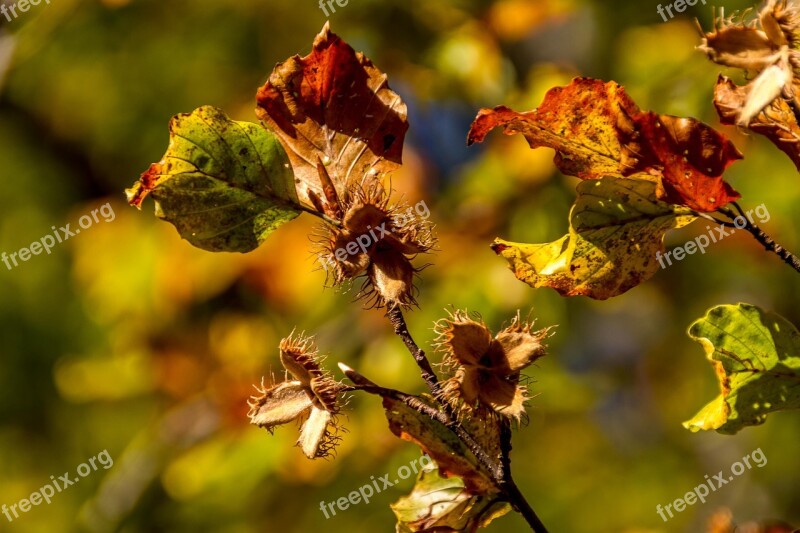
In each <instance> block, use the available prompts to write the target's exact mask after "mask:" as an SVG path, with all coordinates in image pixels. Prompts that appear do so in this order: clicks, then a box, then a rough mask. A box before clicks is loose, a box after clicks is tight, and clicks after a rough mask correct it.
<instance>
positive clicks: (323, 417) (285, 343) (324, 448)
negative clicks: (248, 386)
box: [248, 334, 343, 459]
mask: <svg viewBox="0 0 800 533" xmlns="http://www.w3.org/2000/svg"><path fill="white" fill-rule="evenodd" d="M280 358H281V363H282V364H283V367H284V368H285V369H286V372H287V374H290V375H291V376H292V377H293V378H294V380H291V381H283V382H280V383H277V384H275V385H273V386H272V387H269V388H267V387H264V386H263V383H262V385H261V387H256V390H257V391H258V394H257V395H255V396H253V397H252V398H251V399H250V402H249V406H250V412H249V415H248V416H249V417H250V421H251V423H252V424H255V425H257V426H259V427H262V428H265V429H266V430H267V431H269V432H270V433H271V432H272V430H273V429H274V428H275V427H276V426H279V425H282V424H286V423H287V422H291V421H292V420H297V421H301V422H302V426H301V428H300V438H299V439H298V441H297V444H298V445H299V446H300V448H301V449H302V450H303V453H304V454H305V455H306V456H307V457H308V458H309V459H315V458H317V457H326V456H328V455H330V453H331V452H332V451H333V449H334V447H335V445H336V442H337V440H338V438H337V437H336V431H337V430H338V425H337V420H336V415H337V414H338V413H339V411H340V407H339V405H340V402H339V398H340V395H341V392H342V388H343V387H342V385H341V384H340V383H339V382H337V381H335V380H334V379H333V378H332V377H330V375H329V374H328V372H326V371H324V370H322V369H321V367H320V364H319V362H320V357H319V355H318V353H317V348H316V346H315V345H314V342H313V340H312V339H311V338H309V337H305V336H304V335H302V334H300V335H298V336H297V337H295V336H294V334H292V335H290V336H288V337H286V338H285V339H283V340H281V343H280Z"/></svg>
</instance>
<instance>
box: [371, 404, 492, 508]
mask: <svg viewBox="0 0 800 533" xmlns="http://www.w3.org/2000/svg"><path fill="white" fill-rule="evenodd" d="M383 407H384V409H385V410H386V418H387V419H388V420H389V429H390V430H391V431H392V433H394V434H395V435H397V436H398V437H400V438H401V439H403V440H407V441H409V442H413V443H415V444H417V445H419V447H420V448H422V451H423V452H424V453H425V454H427V455H428V456H430V457H431V458H432V459H433V460H434V461H436V464H438V465H439V468H440V469H441V470H442V472H443V473H445V474H446V475H454V476H458V477H460V478H462V479H463V480H464V482H465V483H466V486H467V487H468V488H469V490H470V491H472V492H473V493H488V492H492V491H495V490H496V489H495V486H494V483H493V482H492V475H491V472H489V471H488V470H487V469H486V468H484V467H483V466H482V464H481V463H480V462H479V461H478V459H477V458H476V457H475V455H474V454H473V453H472V452H471V451H470V450H469V448H467V446H466V445H465V444H464V443H463V442H461V440H460V439H459V438H458V436H456V434H455V433H453V432H452V431H451V430H450V429H448V428H447V427H445V426H444V425H443V424H441V423H439V422H437V421H436V420H433V419H431V418H428V417H427V416H425V415H422V414H420V413H419V412H417V411H415V410H414V409H412V408H410V407H408V406H407V405H405V404H404V403H402V402H399V401H397V400H393V399H391V398H384V399H383ZM487 431H499V429H494V428H493V429H492V430H487ZM481 438H484V439H488V437H487V436H486V435H481Z"/></svg>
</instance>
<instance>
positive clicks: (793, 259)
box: [717, 202, 800, 272]
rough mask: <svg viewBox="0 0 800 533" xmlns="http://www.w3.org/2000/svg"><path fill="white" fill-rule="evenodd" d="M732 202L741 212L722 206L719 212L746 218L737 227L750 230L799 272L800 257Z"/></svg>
mask: <svg viewBox="0 0 800 533" xmlns="http://www.w3.org/2000/svg"><path fill="white" fill-rule="evenodd" d="M731 204H732V205H733V206H734V207H735V208H736V211H738V212H739V214H738V215H737V214H736V213H734V212H733V211H732V210H730V209H728V208H725V207H720V208H719V209H717V212H719V213H722V214H723V215H725V216H726V217H728V218H729V219H731V220H734V221H735V220H736V219H742V220H744V227H741V228H740V227H739V226H736V228H737V229H743V230H746V231H747V232H749V233H750V234H751V235H752V236H753V237H755V239H756V240H757V241H758V242H759V243H760V244H761V245H762V246H763V247H764V249H765V250H767V251H768V252H772V253H774V254H775V255H777V256H778V257H780V258H781V259H782V260H783V262H784V263H786V264H787V265H789V266H790V267H792V268H794V269H795V270H796V271H797V272H800V259H798V257H797V256H796V255H794V254H793V253H792V252H790V251H789V250H787V249H786V248H784V247H783V246H781V245H780V244H778V243H776V242H775V241H774V240H773V239H772V237H770V236H769V235H767V234H766V233H764V230H762V229H761V228H759V227H758V225H757V224H756V223H755V222H752V221H751V220H750V219H749V218H748V217H747V215H746V213H745V212H744V210H743V209H742V208H741V207H740V206H739V204H738V203H736V202H731Z"/></svg>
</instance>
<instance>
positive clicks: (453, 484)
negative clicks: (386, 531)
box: [391, 464, 511, 533]
mask: <svg viewBox="0 0 800 533" xmlns="http://www.w3.org/2000/svg"><path fill="white" fill-rule="evenodd" d="M391 507H392V511H394V514H395V515H396V516H397V521H398V523H397V531H398V532H399V533H412V532H418V531H465V532H474V531H477V530H478V529H480V528H482V527H486V526H487V525H489V523H490V522H492V520H494V519H495V518H499V517H501V516H503V515H504V514H506V513H508V512H509V511H510V510H511V506H510V505H509V504H508V503H506V502H501V501H498V500H497V497H496V494H490V495H474V494H472V493H470V492H469V491H468V490H467V489H466V487H465V486H464V482H463V481H462V480H461V479H460V478H458V477H442V476H441V475H440V474H439V470H438V469H437V468H435V467H434V465H432V464H431V465H428V467H426V468H425V469H423V470H422V471H421V472H420V474H419V476H418V478H417V484H416V485H415V486H414V490H413V491H412V492H411V494H409V495H408V496H404V497H403V498H400V499H399V500H398V501H397V502H396V503H394V504H392V506H391Z"/></svg>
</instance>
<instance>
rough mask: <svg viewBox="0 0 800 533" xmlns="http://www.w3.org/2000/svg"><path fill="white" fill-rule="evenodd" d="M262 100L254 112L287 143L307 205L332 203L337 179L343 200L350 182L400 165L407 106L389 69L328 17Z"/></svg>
mask: <svg viewBox="0 0 800 533" xmlns="http://www.w3.org/2000/svg"><path fill="white" fill-rule="evenodd" d="M256 99H257V102H258V107H257V109H256V113H257V114H258V117H259V118H260V119H261V120H263V121H264V123H266V124H268V125H269V126H270V128H271V129H272V130H273V131H274V132H275V133H276V134H277V135H278V138H279V139H280V141H281V142H282V143H283V146H284V148H285V149H286V152H287V153H288V155H289V159H290V160H291V163H292V167H293V168H294V173H295V177H296V180H297V183H298V186H297V191H298V195H299V196H300V198H301V200H302V201H304V202H306V203H308V204H312V205H318V203H319V202H316V201H313V199H312V198H310V197H311V196H316V198H317V199H320V200H327V201H328V202H331V201H332V200H333V198H334V196H333V193H334V191H331V190H326V189H328V188H329V186H331V185H332V186H333V187H334V188H335V194H336V195H338V197H339V198H345V197H346V194H347V189H348V188H349V187H350V186H352V185H354V184H360V183H362V181H363V180H364V178H376V177H377V176H378V175H379V174H383V173H386V172H389V171H392V170H394V169H396V168H398V167H399V166H400V164H401V158H402V154H403V142H404V138H405V133H406V130H407V129H408V122H407V121H406V106H405V104H404V103H403V101H402V100H401V99H400V96H399V95H398V94H397V93H395V92H394V91H392V90H391V89H390V88H389V84H388V83H387V78H386V75H385V74H384V73H382V72H381V71H380V70H378V69H377V68H376V67H375V66H374V65H373V64H372V61H370V60H369V59H368V58H367V57H365V56H364V55H363V54H361V53H356V52H355V51H354V50H353V48H351V47H350V45H348V44H347V43H345V42H344V41H343V40H342V39H341V38H339V36H338V35H336V34H334V33H332V32H331V31H330V26H329V25H328V24H327V23H326V24H325V27H324V28H323V29H322V31H321V32H320V34H319V35H317V37H316V39H315V40H314V46H313V49H312V51H311V53H310V54H309V55H307V56H305V57H300V56H294V57H291V58H289V59H288V60H286V61H285V62H283V63H280V64H278V66H276V67H275V70H274V71H273V72H272V74H271V75H270V77H269V80H268V81H267V83H266V84H265V85H264V86H263V87H262V88H261V89H259V91H258V94H257V96H256ZM318 162H321V163H322V165H323V166H324V168H325V170H324V172H321V171H320V169H319V168H318ZM325 174H327V175H328V176H330V182H328V180H327V178H326V176H325Z"/></svg>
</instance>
